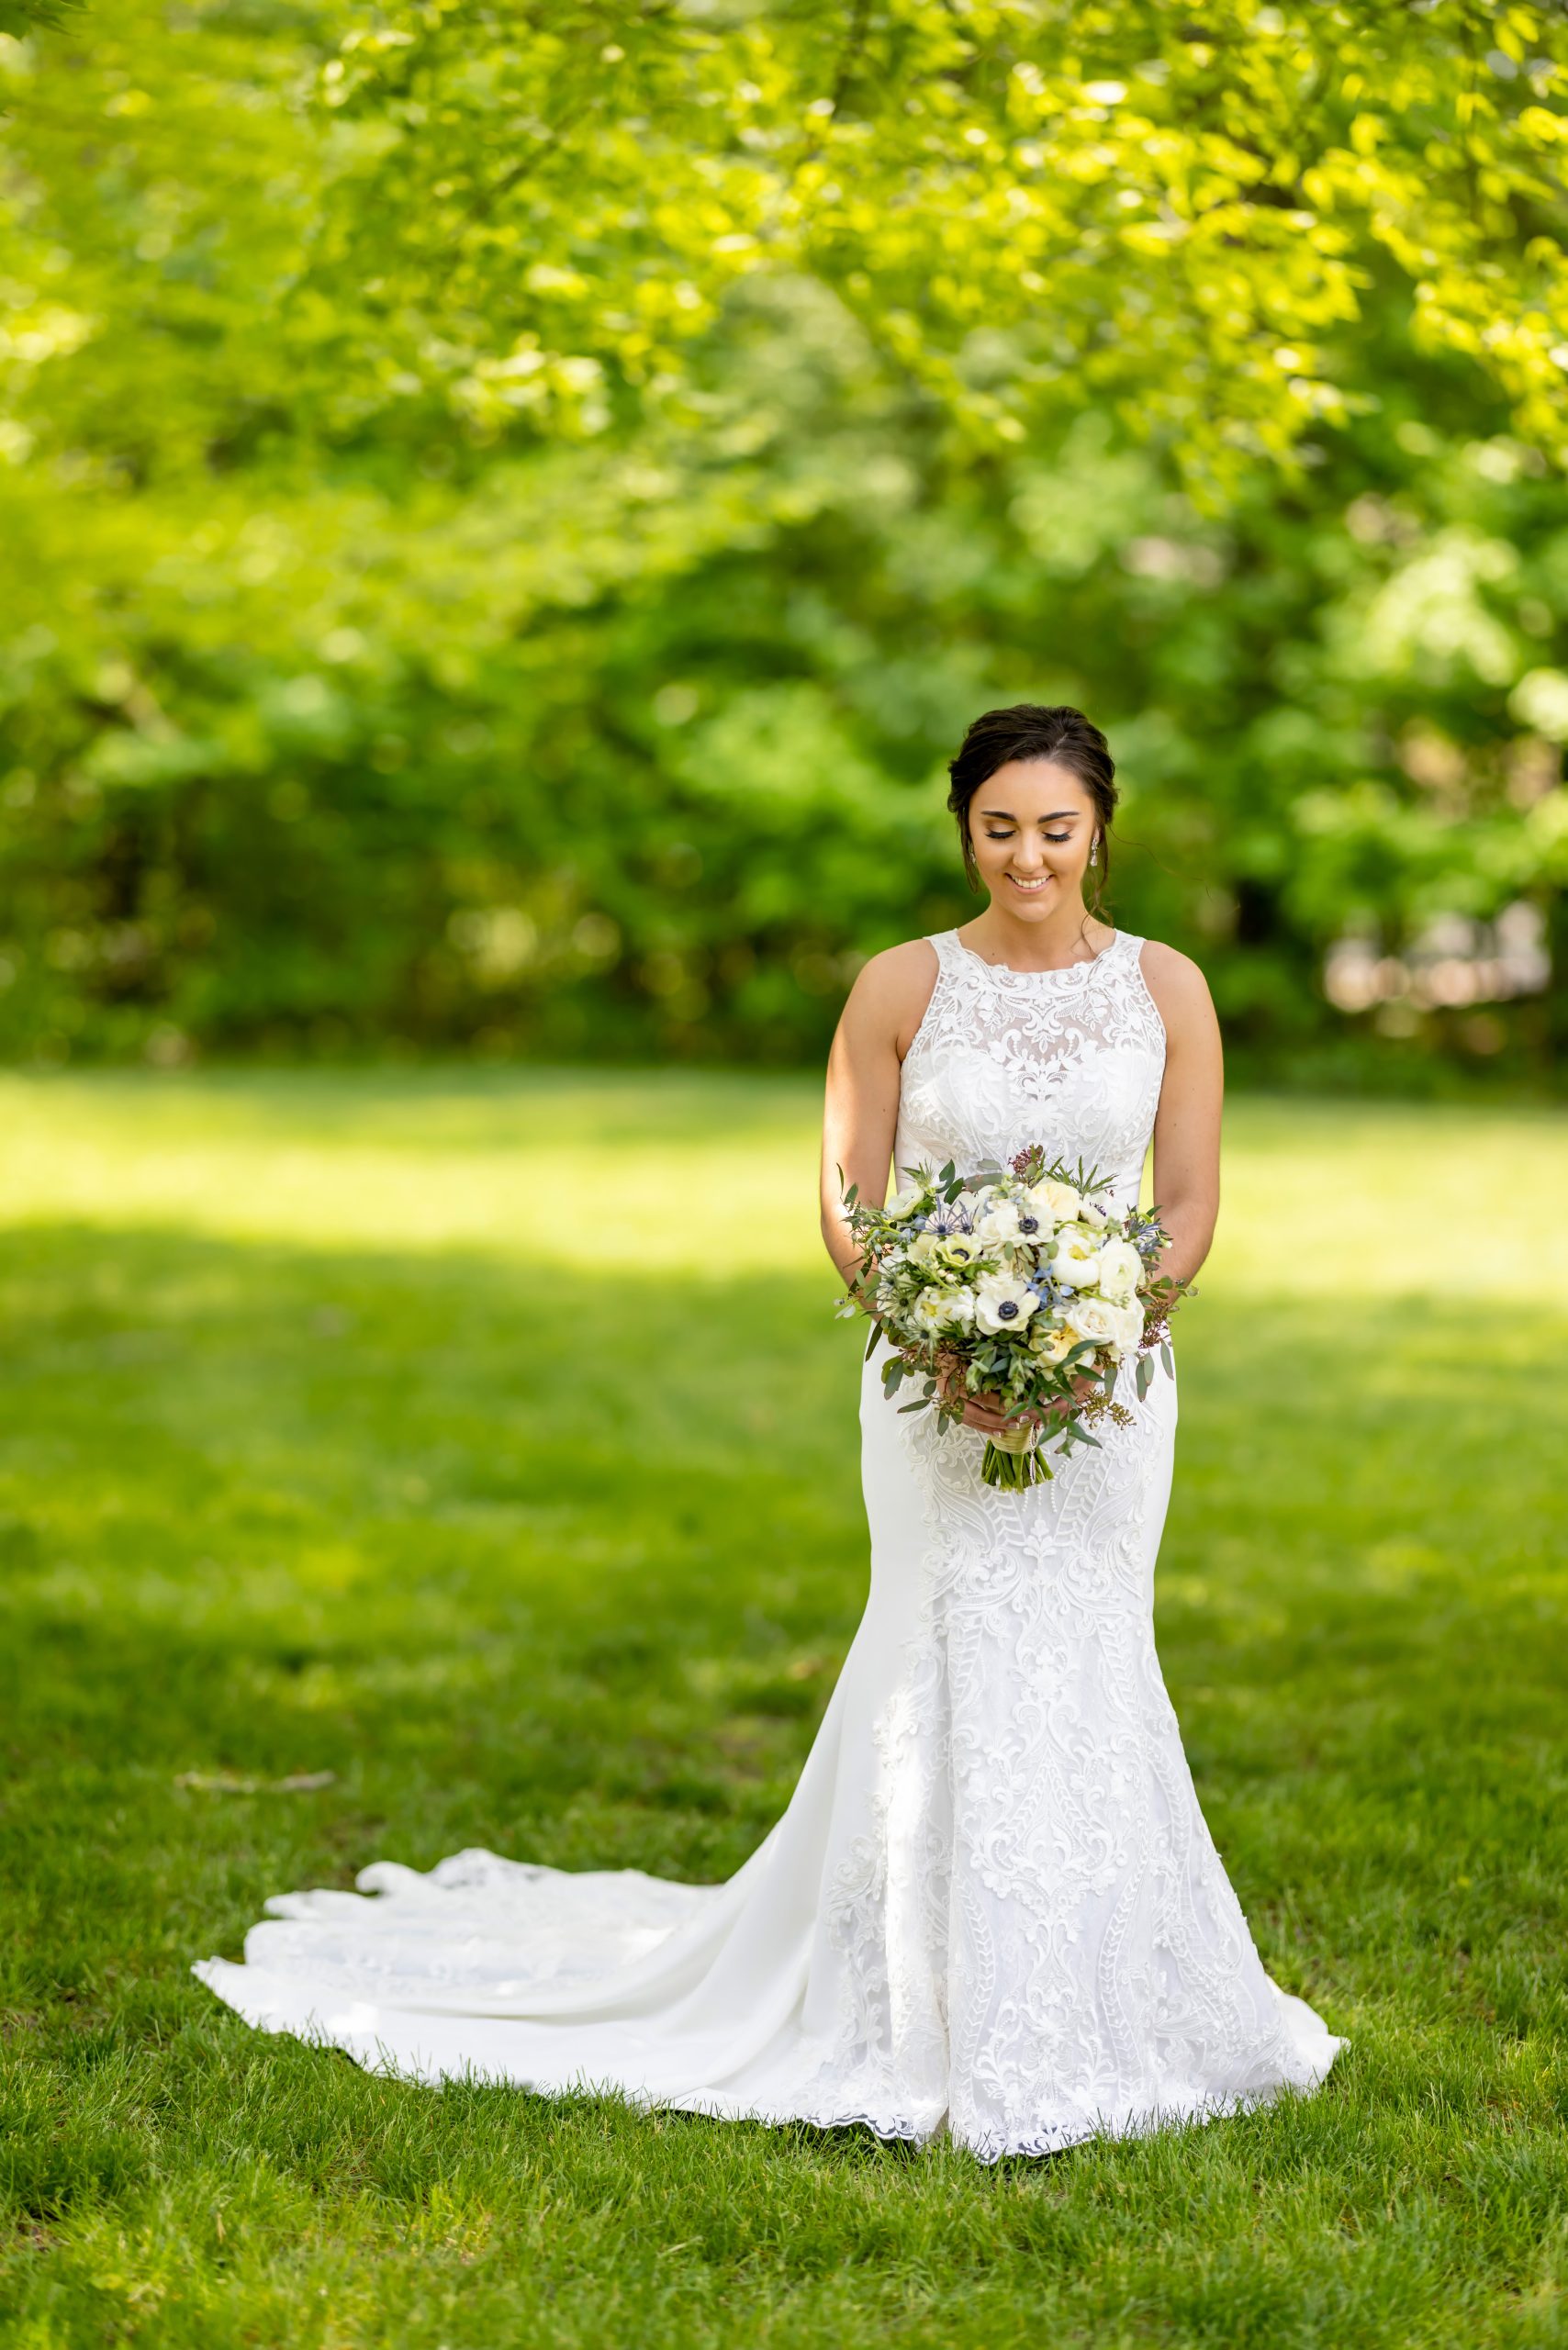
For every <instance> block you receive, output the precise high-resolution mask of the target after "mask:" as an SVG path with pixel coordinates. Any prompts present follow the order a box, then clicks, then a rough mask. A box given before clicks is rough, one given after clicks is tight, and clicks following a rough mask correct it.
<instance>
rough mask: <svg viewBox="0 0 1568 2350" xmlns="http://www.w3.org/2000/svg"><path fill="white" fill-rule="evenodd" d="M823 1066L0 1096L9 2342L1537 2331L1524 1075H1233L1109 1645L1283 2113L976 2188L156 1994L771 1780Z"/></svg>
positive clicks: (846, 1474)
mask: <svg viewBox="0 0 1568 2350" xmlns="http://www.w3.org/2000/svg"><path fill="white" fill-rule="evenodd" d="M818 1104H819V1090H818V1087H817V1085H816V1084H815V1083H814V1082H812V1081H807V1080H791V1079H783V1080H779V1079H767V1080H750V1079H747V1078H744V1077H726V1076H712V1075H671V1076H660V1077H657V1078H654V1077H646V1078H644V1077H640V1076H635V1075H624V1074H610V1075H604V1074H597V1073H596V1074H576V1073H563V1072H549V1071H547V1072H533V1073H525V1074H521V1075H513V1074H510V1073H509V1074H499V1073H498V1074H494V1075H487V1074H474V1073H470V1072H467V1071H462V1072H434V1073H423V1074H419V1075H414V1076H408V1077H401V1076H400V1077H396V1078H389V1077H383V1076H372V1075H366V1076H363V1077H342V1076H340V1075H329V1074H308V1075H300V1076H289V1077H272V1076H257V1077H252V1076H225V1075H221V1074H214V1075H203V1076H198V1077H190V1076H182V1077H170V1078H167V1079H154V1078H142V1077H131V1078H111V1077H105V1078H75V1077H50V1078H44V1079H38V1080H23V1079H17V1078H13V1079H7V1080H0V1132H3V1134H4V1137H5V1148H4V1167H3V1172H0V1214H3V1215H4V1218H5V1221H6V1243H5V1246H6V1256H5V1263H4V1303H5V1311H6V1349H5V1356H4V1363H3V1369H0V1382H3V1385H0V1396H3V1404H0V1569H3V1591H4V1603H5V1609H6V1616H5V1624H4V1632H3V1638H0V1659H3V1662H0V1671H3V1673H4V1689H3V1711H0V1739H3V1740H4V1749H5V1760H6V1786H5V1789H4V1795H3V1798H0V1835H3V1838H4V1850H5V1858H4V1875H3V1879H0V1885H3V1889H4V1900H5V1907H4V1912H3V1922H4V1931H3V1933H0V1964H3V1965H4V1969H5V1985H4V1989H3V1991H0V2006H3V2009H4V2014H3V2017H0V2022H3V2027H4V2040H3V2043H0V2059H3V2078H4V2100H3V2105H0V2176H3V2178H4V2186H5V2193H6V2236H5V2242H4V2252H3V2255H0V2259H3V2262H4V2269H3V2282H0V2330H3V2338H4V2339H5V2340H6V2342H7V2343H8V2344H25V2345H28V2350H56V2345H71V2350H77V2345H86V2344H99V2343H120V2342H129V2341H136V2342H143V2343H147V2344H159V2345H162V2344H171V2345H176V2344H177V2345H187V2344H188V2345H191V2350H198V2346H199V2350H224V2346H225V2345H229V2344H288V2345H291V2350H292V2345H295V2344H300V2345H311V2346H312V2350H314V2345H323V2350H326V2346H327V2345H343V2346H344V2350H347V2346H348V2345H355V2350H357V2345H361V2344H386V2345H389V2346H395V2350H436V2345H438V2344H447V2345H449V2350H499V2345H506V2344H551V2345H555V2344H565V2345H577V2344H581V2345H584V2350H588V2345H599V2344H616V2345H622V2344H625V2345H636V2350H664V2345H670V2350H688V2345H705V2344H770V2345H772V2344H778V2345H785V2344H788V2345H795V2344H802V2345H803V2344H813V2345H815V2344H823V2345H826V2344H834V2345H848V2346H849V2350H854V2346H855V2345H859V2344H870V2343H884V2342H886V2343H899V2344H921V2345H931V2350H938V2345H941V2346H942V2350H945V2345H947V2344H974V2345H986V2350H991V2346H992V2345H1003V2344H1031V2345H1033V2344H1043V2343H1049V2344H1055V2345H1059V2344H1094V2345H1096V2350H1102V2346H1103V2345H1115V2344H1177V2343H1180V2344H1214V2345H1215V2350H1231V2346H1232V2345H1237V2344H1248V2345H1252V2344H1256V2345H1260V2350H1263V2346H1265V2345H1266V2350H1294V2345H1298V2344H1324V2345H1333V2346H1334V2350H1338V2345H1343V2344H1389V2345H1398V2350H1408V2346H1409V2345H1419V2344H1464V2345H1482V2344H1545V2343H1557V2342H1562V2341H1563V2340H1565V2339H1568V2138H1565V2135H1564V2130H1563V2122H1564V2119H1565V2111H1564V2108H1565V2102H1568V2099H1565V2088H1568V2081H1565V2074H1564V2067H1563V2050H1564V2045H1565V2039H1568V2003H1565V1999H1564V1983H1565V1977H1568V1892H1565V1875H1568V1805H1565V1802H1564V1796H1565V1794H1568V1771H1565V1767H1564V1754H1565V1745H1564V1739H1563V1693H1564V1686H1565V1678H1568V1676H1565V1671H1564V1667H1565V1663H1568V1639H1565V1637H1564V1606H1563V1575H1562V1561H1561V1552H1562V1542H1563V1536H1564V1530H1565V1527H1568V1499H1565V1494H1564V1485H1563V1459H1564V1449H1565V1448H1564V1444H1563V1438H1564V1433H1565V1427H1564V1419H1565V1415H1564V1404H1563V1391H1564V1369H1565V1364H1568V1308H1565V1306H1564V1303H1563V1301H1564V1299H1565V1298H1568V1216H1565V1215H1564V1214H1563V1202H1564V1198H1565V1197H1568V1120H1564V1119H1563V1118H1562V1116H1561V1115H1553V1114H1551V1113H1545V1112H1542V1113H1539V1114H1531V1113H1522V1112H1518V1113H1516V1112H1509V1113H1497V1112H1487V1113H1464V1112H1462V1111H1457V1110H1451V1109H1440V1110H1431V1109H1417V1108H1409V1109H1405V1108H1401V1109H1377V1108H1367V1107H1364V1106H1357V1107H1342V1106H1337V1105H1328V1104H1317V1105H1300V1104H1294V1105H1285V1104H1281V1103H1270V1102H1239V1103H1238V1104H1236V1105H1234V1106H1233V1108H1232V1110H1231V1112H1230V1113H1229V1125H1228V1142H1227V1160H1226V1166H1227V1190H1226V1209H1225V1214H1224V1217H1223V1219H1222V1237H1221V1242H1220V1245H1219V1246H1218V1248H1216V1251H1215V1258H1214V1259H1213V1260H1212V1263H1211V1266H1210V1268H1209V1269H1208V1270H1207V1271H1206V1272H1205V1274H1204V1281H1203V1283H1202V1294H1201V1295H1200V1297H1199V1298H1197V1299H1196V1300H1194V1301H1193V1303H1192V1304H1190V1305H1189V1306H1188V1307H1187V1308H1186V1309H1185V1310H1184V1313H1183V1315H1182V1325H1181V1332H1180V1337H1181V1349H1182V1432H1181V1438H1180V1443H1179V1453H1178V1467H1177V1482H1176V1491H1175V1497H1174V1500H1173V1503H1172V1506H1171V1515H1170V1524H1169V1527H1168V1531H1167V1536H1166V1542H1165V1548H1164V1551H1163V1554H1162V1559H1161V1565H1160V1570H1159V1579H1158V1590H1159V1639H1160V1651H1161V1656H1162V1659H1163V1662H1164V1664H1165V1669H1166V1677H1167V1681H1168V1683H1169V1685H1170V1692H1171V1695H1172V1697H1173V1699H1174V1701H1175V1704H1176V1707H1177V1710H1178V1713H1179V1715H1180V1717H1181V1719H1182V1725H1183V1730H1184V1734H1185V1738H1186V1741H1187V1749H1188V1753H1189V1756H1190V1758H1191V1760H1192V1762H1193V1770H1194V1773H1195V1775H1196V1778H1197V1782H1198V1789H1199V1794H1200V1796H1201V1799H1202V1801H1203V1803H1204V1810H1205V1813H1206V1815H1207V1818H1208V1819H1209V1821H1210V1824H1211V1826H1212V1828H1213V1830H1214V1832H1215V1838H1216V1841H1217V1842H1218V1844H1219V1847H1220V1851H1221V1852H1222V1854H1223V1856H1224V1858H1225V1861H1226V1865H1227V1867H1228V1869H1229V1871H1230V1874H1231V1876H1232V1880H1233V1882H1234V1883H1235V1885H1236V1886H1237V1890H1238V1893H1239V1895H1240V1897H1241V1899H1242V1902H1243V1905H1244V1907H1245V1908H1246V1910H1247V1912H1248V1915H1249V1919H1250V1921H1251V1925H1252V1928H1253V1931H1254V1933H1255V1936H1256V1938H1257V1940H1258V1942H1259V1944H1260V1948H1261V1950H1262V1953H1263V1955H1264V1958H1265V1961H1266V1963H1267V1964H1268V1965H1269V1967H1270V1969H1271V1972H1272V1973H1273V1974H1274V1975H1276V1976H1277V1977H1278V1979H1279V1980H1280V1981H1281V1982H1282V1983H1283V1984H1284V1985H1285V1986H1287V1987H1288V1988H1290V1989H1292V1990H1294V1991H1298V1992H1300V1993H1301V1994H1302V1995H1303V1996H1305V1997H1307V1998H1309V1999H1311V2000H1312V2001H1313V2003H1314V2004H1315V2005H1316V2006H1317V2007H1318V2008H1319V2009H1321V2010H1322V2012H1323V2013H1324V2015H1325V2016H1326V2017H1327V2020H1328V2021H1329V2023H1330V2025H1331V2027H1332V2028H1333V2029H1334V2030H1336V2031H1341V2032H1345V2033H1348V2034H1349V2035H1350V2039H1351V2041H1352V2043H1353V2044H1352V2046H1351V2047H1350V2050H1349V2051H1348V2052H1347V2053H1346V2054H1345V2055H1344V2056H1342V2057H1341V2058H1340V2060H1339V2063H1338V2065H1337V2066H1336V2067H1335V2070H1334V2072H1333V2074H1332V2075H1331V2076H1330V2079H1329V2081H1328V2084H1327V2087H1325V2088H1324V2089H1323V2090H1322V2091H1321V2092H1320V2093H1319V2094H1318V2095H1317V2096H1316V2097H1315V2098H1306V2099H1300V2100H1294V2099H1290V2100H1286V2101H1284V2102H1282V2104H1280V2105H1277V2106H1275V2107H1273V2108H1271V2109H1265V2110H1260V2111H1259V2112H1256V2113H1252V2114H1249V2115H1247V2116H1244V2117H1241V2118H1238V2119H1235V2120H1231V2121H1219V2122H1215V2123H1212V2124H1210V2125H1208V2126H1207V2127H1194V2128H1190V2129H1187V2130H1183V2131H1175V2132H1167V2133H1164V2134H1162V2135H1161V2136H1159V2137H1158V2138H1153V2139H1148V2140H1143V2141H1129V2142H1125V2143H1106V2144H1103V2145H1092V2146H1087V2147H1082V2148H1080V2149H1077V2150H1076V2151H1074V2152H1072V2153H1070V2154H1067V2155H1064V2156H1060V2157H1058V2158H1056V2159H1054V2160H1050V2161H1047V2162H1035V2163H1031V2162H1012V2163H1003V2164H1001V2165H997V2166H996V2167H995V2168H993V2169H985V2168H983V2167H981V2166H980V2165H976V2164H975V2163H974V2162H973V2161H972V2159H971V2158H970V2157H969V2156H968V2155H965V2154H961V2153H958V2152H957V2151H955V2150H954V2149H953V2148H951V2147H949V2146H945V2145H940V2144H938V2145H935V2146H933V2147H931V2148H928V2149H926V2150H924V2151H913V2150H911V2149H908V2148H900V2147H891V2148H890V2147H885V2146H882V2145H880V2144H879V2143H878V2142H877V2141H876V2140H875V2139H872V2138H870V2137H869V2136H868V2135H867V2134H866V2133H864V2132H855V2131H846V2132H812V2131H809V2130H804V2129H802V2130H799V2131H792V2130H787V2131H780V2130H771V2129H768V2128H767V2127H765V2126H763V2125H760V2124H750V2123H740V2124H736V2123H725V2122H715V2121H706V2120H704V2119H701V2118H700V2117H697V2116H657V2115H650V2114H645V2113H639V2112H638V2111H636V2110H635V2109H631V2108H628V2107H626V2106H623V2105H622V2104H621V2103H619V2102H618V2101H616V2100H613V2099H603V2098H600V2099H574V2100H563V2101H551V2100H547V2099H543V2098H536V2097H533V2096H531V2095H527V2094H520V2093H516V2092H508V2091H504V2090H500V2089H496V2088H485V2089H457V2088H453V2089H449V2090H446V2091H443V2092H442V2093H439V2094H437V2093H432V2092H431V2091H429V2090H424V2089H420V2088H416V2087H404V2086H401V2085H399V2084H398V2083H395V2082H389V2081H386V2080H375V2079H372V2078H369V2077H367V2076H364V2075H363V2074H361V2073H360V2072H358V2071H356V2070H355V2069H354V2067H353V2065H350V2064H349V2063H348V2062H347V2060H346V2059H344V2058H342V2057H341V2056H338V2055H336V2054H332V2053H322V2052H319V2051H314V2050H311V2049H308V2048H306V2047H304V2046H301V2045H299V2044H298V2043H296V2042H290V2041H287V2040H285V2039H274V2038H267V2037H263V2036H260V2035H256V2034H252V2033H251V2032H250V2031H247V2030H246V2029H245V2027H244V2026H243V2025H242V2024H241V2023H240V2022H239V2020H237V2019H236V2018H235V2017H233V2016H232V2015H230V2013H229V2012H228V2011H227V2010H226V2009H223V2008H221V2007H220V2006H219V2005H218V2002H217V2001H216V2000H214V1999H213V1998H212V1997H210V1995H209V1994H208V1993H207V1992H206V1991H205V1990H204V1989H202V1987H201V1986H199V1985H197V1984H196V1983H195V1982H194V1981H193V1980H192V1979H191V1977H190V1975H189V1974H188V1972H187V1968H188V1965H189V1963H190V1961H191V1960H192V1959H193V1958H197V1957H201V1956H204V1955H206V1954H207V1953H210V1952H215V1951H216V1952H222V1953H229V1954H231V1955H232V1954H235V1953H237V1951H238V1946H239V1942H240V1938H241V1934H242V1932H243V1930H244V1929H245V1927H246V1926H247V1925H249V1924H250V1923H251V1922H252V1920H253V1919H255V1918H257V1917H258V1916H259V1915H260V1912H261V1905H262V1901H263V1897H265V1896H266V1895H267V1894H269V1893H272V1892H274V1891H279V1890H283V1889H286V1888H288V1887H292V1886H308V1885H342V1886H346V1885H349V1884H351V1883H352V1881H353V1873H354V1871H355V1870H356V1869H357V1868H359V1867H360V1866H362V1865H363V1864H364V1863H365V1862H367V1861H369V1860H371V1859H373V1858H376V1857H388V1858H394V1859H398V1860H402V1861H406V1862H409V1863H412V1864H414V1865H415V1866H420V1867H422V1866H426V1865H428V1864H429V1863H431V1862H433V1861H435V1860H436V1859H438V1858H439V1857H440V1856H441V1855H442V1853H443V1852H451V1851H454V1850H456V1849H458V1848H459V1847H461V1846H463V1845H465V1844H487V1845H489V1846H491V1847H492V1848H493V1849H495V1850H496V1851H498V1852H506V1853H511V1854H516V1855H526V1856H531V1857H537V1858H541V1859H544V1860H549V1861H553V1862H555V1863H563V1864H565V1865H567V1866H590V1865H605V1864H612V1865H613V1864H623V1863H635V1864H637V1865H640V1866H642V1867H645V1868H649V1869H653V1870H656V1871H660V1872H664V1873H666V1874H678V1875H686V1876H691V1877H699V1878H717V1877H722V1876H723V1875H727V1874H729V1873H730V1872H731V1871H732V1870H733V1869H734V1868H735V1867H736V1866H737V1865H738V1864H739V1863H740V1862H741V1861H742V1860H743V1859H744V1858H745V1855H746V1854H747V1853H748V1852H750V1851H751V1849H752V1847H753V1846H754V1845H755V1844H756V1841H758V1839H759V1838H760V1837H761V1835H762V1834H763V1832H764V1831H765V1830H766V1829H767V1827H768V1826H769V1825H770V1823H771V1822H772V1820H773V1819H774V1818H776V1817H777V1815H778V1812H779V1810H780V1809H781V1808H782V1807H783V1806H784V1804H785V1802H786V1801H787V1799H788V1796H789V1794H790V1788H791V1786H792V1785H793V1783H794V1779H795V1775H796V1773H797V1772H798V1770H799V1768H800V1764H801V1760H802V1758H803V1756H804V1754H805V1752H806V1750H807V1748H808V1746H809V1744H810V1741H811V1739H812V1733H813V1730H814V1729H815V1726H816V1723H817V1721H818V1719H819V1718H820V1716H821V1713H822V1709H823V1706H824V1705H825V1703H826V1700H827V1697H828V1695H829V1692H830V1690H831V1688H832V1685H833V1681H834V1673H835V1672H836V1670H837V1667H838V1664H839V1662H840V1660H841V1659H842V1657H843V1654H844V1651H845V1649H846V1646H847V1643H848V1640H849V1638H850V1635H851V1633H852V1631H853V1629H854V1627H855V1624H856V1622H857V1618H858V1616H859V1612H860V1607H861V1604H862V1598H863V1594H864V1588H865V1581H866V1572H867V1559H866V1551H865V1520H864V1516H863V1513H862V1507H861V1500H860V1490H859V1464H858V1456H857V1443H858V1430H857V1421H856V1399H857V1387H858V1379H859V1356H860V1343H859V1341H860V1337H861V1336H863V1326H861V1329H860V1331H859V1332H858V1333H857V1330H856V1329H855V1328H853V1327H851V1326H848V1325H846V1324H842V1323H839V1322H837V1321H835V1320H834V1316H833V1313H832V1304H833V1299H834V1294H835V1292H836V1282H835V1280H834V1274H833V1272H832V1270H831V1268H830V1267H829V1265H828V1263H827V1260H826V1259H825V1257H824V1256H823V1255H822V1253H821V1247H820V1242H819V1240H818V1237H817V1232H816V1209H815V1181H816V1135H817V1115H818ZM761 1212H766V1213H767V1214H768V1215H769V1216H770V1217H771V1219H772V1222H773V1225H774V1229H775V1231H776V1233H777V1243H776V1246H774V1247H773V1248H769V1249H768V1250H767V1253H766V1256H765V1255H764V1254H762V1253H761V1252H759V1251H756V1250H755V1249H752V1248H747V1247H746V1246H745V1245H744V1243H743V1240H742V1233H743V1228H744V1225H745V1221H746V1220H747V1219H748V1218H750V1217H753V1216H755V1215H756V1214H758V1213H761ZM607 1353H608V1354H610V1355H612V1356H613V1357H614V1358H615V1359H616V1360H618V1361H619V1363H620V1364H621V1366H622V1376H623V1379H624V1383H625V1390H626V1400H625V1404H624V1409H623V1413H622V1418H621V1423H620V1425H619V1426H611V1425H608V1424H607V1422H606V1419H605V1416H603V1414H602V1413H599V1412H593V1411H589V1410H588V1409H587V1408H579V1407H576V1406H574V1405H573V1404H572V1402H571V1400H570V1399H571V1396H572V1393H573V1391H574V1387H575V1385H576V1383H577V1380H578V1378H579V1376H580V1369H581V1366H582V1365H583V1364H584V1363H585V1361H587V1360H588V1359H589V1357H590V1356H592V1357H595V1358H597V1359H599V1360H603V1359H604V1357H605V1356H606V1354H607ZM314 1773H330V1774H333V1776H332V1778H331V1780H330V1784H328V1785H324V1786H321V1787H319V1788H317V1789H315V1790H314V1791H303V1792H289V1791H285V1790H280V1789H278V1788H277V1787H276V1786H275V1785H274V1783H275V1782H276V1781H278V1780H282V1779H286V1778H288V1777H290V1776H292V1775H294V1774H314ZM193 1774H196V1784H191V1780H192V1776H193ZM225 1774H227V1775H228V1780H229V1783H230V1784H229V1785H228V1787H227V1788H226V1786H225ZM203 1780H205V1781H206V1784H202V1783H201V1782H202V1781H203ZM213 1782H217V1784H216V1785H214V1784H213ZM247 1789H249V1790H250V1791H245V1790H247Z"/></svg>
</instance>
